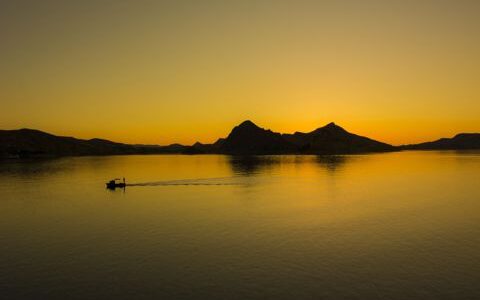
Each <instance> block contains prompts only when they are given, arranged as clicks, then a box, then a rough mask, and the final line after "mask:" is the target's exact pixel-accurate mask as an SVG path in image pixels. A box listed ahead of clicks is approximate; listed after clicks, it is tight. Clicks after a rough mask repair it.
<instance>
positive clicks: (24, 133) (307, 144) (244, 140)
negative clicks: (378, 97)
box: [0, 121, 480, 157]
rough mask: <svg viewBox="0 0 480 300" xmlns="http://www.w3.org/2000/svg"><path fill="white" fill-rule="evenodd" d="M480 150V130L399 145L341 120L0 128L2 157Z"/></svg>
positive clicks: (0, 151)
mask: <svg viewBox="0 0 480 300" xmlns="http://www.w3.org/2000/svg"><path fill="white" fill-rule="evenodd" d="M409 149H419V150H420V149H421V150H430V149H432V150H434V149H439V150H447V149H480V133H462V134H458V135H456V136H455V137H453V138H450V139H448V138H443V139H439V140H437V141H434V142H428V143H421V144H416V145H405V146H399V147H395V146H392V145H389V144H385V143H382V142H378V141H375V140H372V139H369V138H367V137H363V136H359V135H356V134H353V133H349V132H348V131H346V130H345V129H343V128H342V127H340V126H338V125H336V124H335V123H330V124H328V125H326V126H324V127H321V128H318V129H316V130H314V131H312V132H308V133H302V132H295V133H294V134H280V133H277V132H273V131H271V130H267V129H263V128H260V127H258V126H257V125H255V124H254V123H253V122H251V121H245V122H243V123H241V124H240V125H238V126H236V127H234V128H233V130H232V131H231V132H230V134H229V135H228V136H227V137H226V138H221V139H218V140H217V141H216V142H215V143H213V144H202V143H200V142H197V143H195V144H194V145H192V146H183V145H180V144H172V145H169V146H159V145H129V144H122V143H116V142H112V141H109V140H104V139H90V140H83V139H76V138H73V137H63V136H56V135H52V134H49V133H45V132H42V131H39V130H33V129H19V130H0V157H29V156H65V155H116V154H157V153H158V154H160V153H183V154H203V153H218V154H233V155H255V154H347V153H365V152H386V151H395V150H409Z"/></svg>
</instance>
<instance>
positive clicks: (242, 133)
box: [218, 121, 296, 154]
mask: <svg viewBox="0 0 480 300" xmlns="http://www.w3.org/2000/svg"><path fill="white" fill-rule="evenodd" d="M218 150H219V152H221V153H229V154H276V153H291V152H295V150H296V147H295V145H294V144H293V143H291V142H289V141H287V140H286V139H285V138H283V137H282V135H281V134H280V133H276V132H272V131H271V130H266V129H263V128H260V127H258V126H257V125H255V124H254V123H253V122H252V121H245V122H243V123H241V124H240V125H238V126H236V127H235V128H233V130H232V132H230V134H229V135H228V136H227V138H226V139H225V140H224V141H223V142H222V144H221V145H220V147H219V149H218Z"/></svg>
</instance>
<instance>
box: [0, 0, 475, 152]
mask: <svg viewBox="0 0 480 300" xmlns="http://www.w3.org/2000/svg"><path fill="white" fill-rule="evenodd" d="M237 2H240V3H233V2H231V3H229V1H201V3H200V1H182V2H181V3H180V2H175V1H174V2H171V3H169V2H161V3H160V2H155V3H154V2H148V1H145V2H141V3H140V2H139V1H126V2H122V3H120V2H113V3H106V2H104V3H95V2H94V1H92V2H89V1H85V2H83V1H82V2H81V3H64V2H60V3H57V2H56V1H31V2H30V3H29V2H28V1H26V2H22V3H13V2H12V3H2V4H0V37H1V38H2V45H1V46H0V49H1V51H0V67H1V68H2V72H0V93H1V94H0V101H1V104H2V109H1V110H0V128H2V129H13V128H19V127H29V128H35V129H40V130H44V131H48V132H52V133H54V134H60V135H71V136H76V137H81V138H92V137H101V138H107V139H111V140H115V141H120V142H129V143H155V144H168V143H173V142H180V143H184V144H190V143H193V142H195V141H197V140H198V141H201V142H213V141H215V140H216V139H217V138H219V137H224V136H226V135H227V134H228V132H229V131H230V129H231V128H232V127H233V126H235V125H237V124H238V123H239V122H241V121H243V120H245V119H251V120H252V121H254V122H255V123H257V124H258V125H259V126H261V127H265V128H270V129H272V130H274V131H278V132H285V133H291V132H294V131H311V130H314V129H315V128H317V127H320V126H323V125H325V124H326V123H328V122H331V121H334V122H336V123H337V124H339V125H340V126H343V127H344V128H345V129H347V130H349V131H350V132H353V133H357V134H361V135H366V136H369V137H371V138H375V139H378V140H382V141H385V142H389V143H393V144H403V143H414V142H420V141H427V140H433V139H437V138H440V137H449V136H452V135H454V134H456V133H459V132H479V131H480V117H479V115H480V85H479V84H478V83H479V82H480V58H479V56H478V53H480V19H479V18H478V15H479V14H480V2H478V1H468V0H465V1H426V0H425V1H411V2H399V1H380V0H378V1H280V0H279V1H237Z"/></svg>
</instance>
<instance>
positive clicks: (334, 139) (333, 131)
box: [282, 122, 395, 154]
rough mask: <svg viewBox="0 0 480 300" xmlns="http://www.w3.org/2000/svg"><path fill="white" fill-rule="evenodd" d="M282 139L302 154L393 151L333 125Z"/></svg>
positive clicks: (289, 135) (387, 146)
mask: <svg viewBox="0 0 480 300" xmlns="http://www.w3.org/2000/svg"><path fill="white" fill-rule="evenodd" d="M282 137H283V138H284V139H285V140H287V141H289V142H291V143H293V144H294V145H295V146H296V147H297V149H298V151H300V152H302V153H316V154H323V153H325V154H329V153H360V152H384V151H393V150H395V147H393V146H392V145H389V144H385V143H382V142H378V141H375V140H372V139H369V138H367V137H363V136H359V135H356V134H353V133H350V132H348V131H346V130H345V129H343V128H342V127H340V126H338V125H336V124H335V123H333V122H332V123H329V124H328V125H326V126H324V127H321V128H318V129H316V130H314V131H312V132H309V133H302V132H295V133H294V134H284V135H282Z"/></svg>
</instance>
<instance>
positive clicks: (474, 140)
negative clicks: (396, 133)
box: [401, 133, 480, 150]
mask: <svg viewBox="0 0 480 300" xmlns="http://www.w3.org/2000/svg"><path fill="white" fill-rule="evenodd" d="M401 148H402V149H407V150H410V149H411V150H467V149H480V133H460V134H457V135H456V136H454V137H453V138H442V139H439V140H436V141H433V142H426V143H420V144H414V145H405V146H401Z"/></svg>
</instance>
